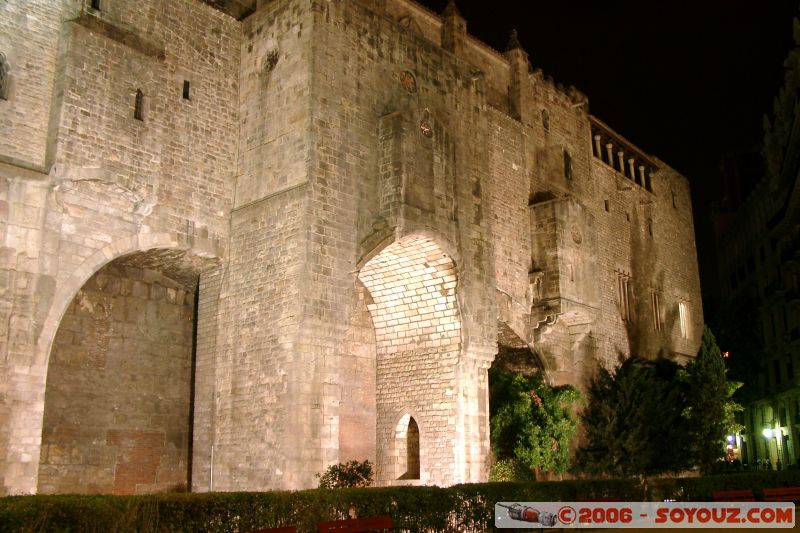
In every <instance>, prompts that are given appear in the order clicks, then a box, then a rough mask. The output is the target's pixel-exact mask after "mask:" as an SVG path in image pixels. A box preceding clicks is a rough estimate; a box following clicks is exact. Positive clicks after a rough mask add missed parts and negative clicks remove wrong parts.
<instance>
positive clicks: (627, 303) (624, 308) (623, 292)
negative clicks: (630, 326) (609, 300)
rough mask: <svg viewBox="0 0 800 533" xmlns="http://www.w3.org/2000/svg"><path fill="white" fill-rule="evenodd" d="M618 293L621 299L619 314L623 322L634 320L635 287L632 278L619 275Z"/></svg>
mask: <svg viewBox="0 0 800 533" xmlns="http://www.w3.org/2000/svg"><path fill="white" fill-rule="evenodd" d="M617 283H618V286H617V291H618V298H619V314H620V316H621V317H622V320H632V319H633V305H632V304H633V287H632V286H631V278H630V276H628V275H626V274H622V273H620V274H619V277H618V278H617Z"/></svg>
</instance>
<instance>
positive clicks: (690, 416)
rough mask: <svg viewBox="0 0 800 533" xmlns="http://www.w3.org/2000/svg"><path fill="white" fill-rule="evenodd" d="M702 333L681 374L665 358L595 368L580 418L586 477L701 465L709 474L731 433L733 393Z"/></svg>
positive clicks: (716, 351) (708, 333) (707, 334)
mask: <svg viewBox="0 0 800 533" xmlns="http://www.w3.org/2000/svg"><path fill="white" fill-rule="evenodd" d="M725 374H726V371H725V364H724V361H723V359H722V356H721V354H720V351H719V348H718V347H717V345H716V341H715V340H714V336H713V334H712V333H711V331H710V330H709V329H708V328H706V330H705V332H704V334H703V341H702V346H701V348H700V352H699V353H698V355H697V357H696V358H695V360H694V361H692V362H691V363H689V365H688V366H687V367H686V368H683V367H681V366H680V365H678V364H677V363H674V362H672V361H669V360H666V359H657V360H646V359H641V358H638V357H631V358H629V359H627V360H626V361H625V362H624V363H622V365H620V366H619V367H618V368H617V369H616V371H615V372H613V373H612V372H611V371H609V370H607V369H600V371H599V373H598V375H597V376H596V378H595V379H594V380H593V381H592V383H591V385H590V387H589V405H588V408H587V409H586V410H585V411H584V413H583V424H584V428H585V430H586V439H585V442H584V444H583V446H582V447H581V449H580V450H579V451H578V464H579V465H580V466H581V467H582V469H583V470H585V471H587V472H590V473H602V474H608V475H616V476H634V475H644V476H650V475H656V474H661V473H665V472H677V471H680V470H684V469H687V468H691V467H695V466H700V467H701V468H702V469H703V470H704V471H708V470H710V469H711V468H712V467H713V466H714V465H715V464H716V462H717V461H718V459H720V458H721V457H722V456H723V453H724V448H723V442H724V438H725V435H726V434H727V433H729V432H731V431H734V430H735V429H736V428H735V422H734V414H735V412H736V411H737V410H740V409H741V407H739V406H738V405H737V404H736V403H735V402H734V401H733V400H732V395H733V392H734V391H735V390H736V388H737V387H738V386H739V384H737V383H731V382H728V381H727V379H726V375H725Z"/></svg>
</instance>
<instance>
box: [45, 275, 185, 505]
mask: <svg viewBox="0 0 800 533" xmlns="http://www.w3.org/2000/svg"><path fill="white" fill-rule="evenodd" d="M193 315H194V294H193V292H192V291H190V290H187V288H186V287H183V286H182V285H180V284H178V283H176V282H174V281H172V280H170V279H169V278H166V277H164V276H162V275H161V274H159V273H157V272H155V271H152V270H144V269H140V268H136V267H132V266H126V265H125V264H124V261H120V260H117V261H115V262H114V263H113V264H110V265H108V266H106V267H104V268H102V269H101V270H100V271H99V272H98V273H97V274H95V275H94V276H92V278H91V279H90V280H89V281H88V282H87V283H86V285H84V287H83V289H81V290H80V291H78V294H77V295H76V296H75V299H74V300H73V301H72V303H71V304H70V306H69V308H68V309H67V312H66V314H65V315H64V318H63V319H62V320H61V325H60V327H59V329H58V333H57V334H56V338H55V342H54V345H53V350H52V353H51V356H50V365H49V368H48V378H47V392H46V394H45V412H44V427H43V430H42V452H41V459H40V466H39V492H40V493H45V494H50V493H114V494H141V493H146V492H157V491H164V490H174V489H184V490H185V488H186V487H187V484H188V477H187V476H188V467H189V408H190V404H191V390H190V387H191V371H192V334H193V324H192V318H193Z"/></svg>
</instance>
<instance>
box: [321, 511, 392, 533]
mask: <svg viewBox="0 0 800 533" xmlns="http://www.w3.org/2000/svg"><path fill="white" fill-rule="evenodd" d="M393 528H394V525H393V524H392V517H391V516H388V515H384V516H369V517H367V518H353V519H350V520H329V521H327V522H320V523H319V524H317V531H318V532H319V533H361V532H364V531H375V530H383V529H393Z"/></svg>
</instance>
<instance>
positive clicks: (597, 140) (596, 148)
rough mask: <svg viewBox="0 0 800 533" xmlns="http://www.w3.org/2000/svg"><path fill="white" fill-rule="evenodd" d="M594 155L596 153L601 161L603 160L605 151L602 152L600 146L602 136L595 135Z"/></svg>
mask: <svg viewBox="0 0 800 533" xmlns="http://www.w3.org/2000/svg"><path fill="white" fill-rule="evenodd" d="M594 153H595V156H596V157H598V158H600V159H602V158H603V151H602V149H601V146H600V136H599V135H595V136H594Z"/></svg>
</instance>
